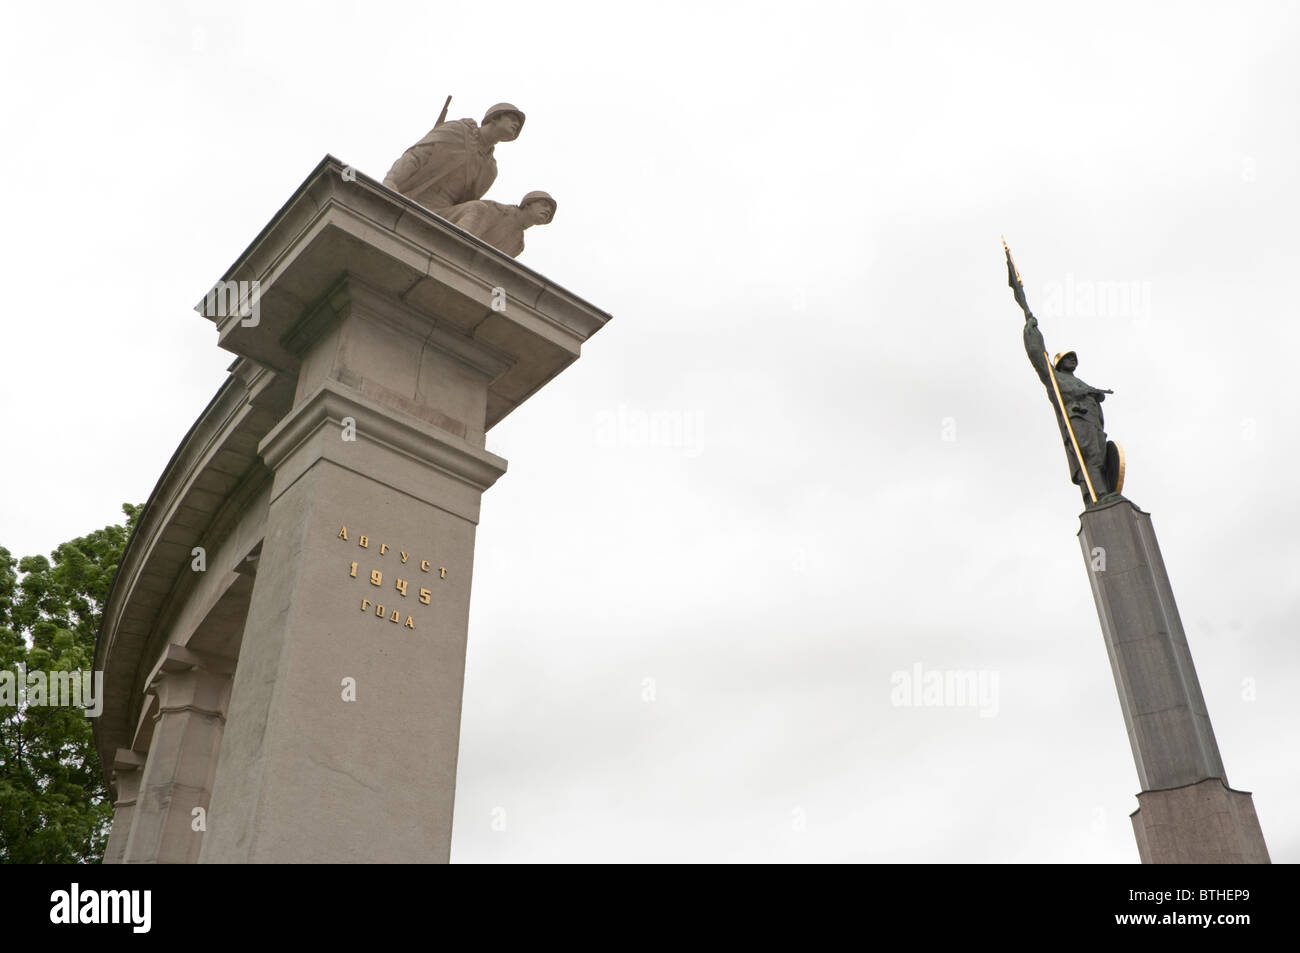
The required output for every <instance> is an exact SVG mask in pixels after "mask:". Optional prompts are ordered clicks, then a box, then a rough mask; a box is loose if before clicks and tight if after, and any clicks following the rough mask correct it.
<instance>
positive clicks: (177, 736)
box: [123, 645, 230, 864]
mask: <svg viewBox="0 0 1300 953" xmlns="http://www.w3.org/2000/svg"><path fill="white" fill-rule="evenodd" d="M149 685H150V691H152V692H153V693H155V694H156V695H157V696H158V711H157V714H156V715H155V716H154V718H155V721H156V724H155V726H154V730H153V737H152V739H151V740H150V742H149V755H148V758H147V759H146V760H145V764H144V768H143V769H142V770H141V772H140V789H139V794H138V795H137V798H136V805H135V812H134V817H133V818H132V820H131V833H130V835H129V836H128V838H127V841H126V848H125V851H124V856H123V862H124V863H128V864H154V863H157V864H185V863H191V864H192V863H195V862H196V861H197V860H198V857H199V847H200V845H201V844H202V841H203V829H202V828H203V826H204V825H206V817H204V814H205V813H206V811H207V809H208V795H209V792H210V791H211V786H212V778H213V774H214V771H215V769H216V762H217V752H218V751H219V750H220V747H221V733H222V728H223V726H224V723H225V710H226V704H227V701H228V699H229V694H230V666H229V665H228V664H223V663H222V661H221V660H219V659H209V658H208V657H206V656H200V655H199V654H198V653H194V652H189V651H187V650H185V649H183V648H181V647H180V646H175V645H171V646H168V647H167V649H166V651H165V653H164V656H163V658H162V659H161V660H160V662H159V663H158V667H157V669H156V671H155V674H154V676H153V678H152V679H151V680H150V683H149ZM196 808H200V809H202V813H200V814H199V815H198V816H196V815H195V809H196ZM200 818H202V823H201V824H200V823H199V820H200ZM196 827H197V828H198V829H197V830H196Z"/></svg>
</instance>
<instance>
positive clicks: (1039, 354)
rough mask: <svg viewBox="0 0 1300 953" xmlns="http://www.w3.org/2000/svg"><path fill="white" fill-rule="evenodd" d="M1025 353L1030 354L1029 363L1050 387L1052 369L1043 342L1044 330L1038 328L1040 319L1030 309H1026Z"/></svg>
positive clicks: (1039, 377) (1040, 378)
mask: <svg viewBox="0 0 1300 953" xmlns="http://www.w3.org/2000/svg"><path fill="white" fill-rule="evenodd" d="M1025 354H1027V355H1028V356H1029V363H1030V364H1032V365H1034V373H1036V374H1037V375H1038V379H1039V380H1040V381H1042V382H1043V386H1044V387H1047V388H1050V387H1051V386H1052V381H1051V378H1050V377H1049V376H1048V375H1050V374H1051V373H1052V371H1051V368H1049V367H1048V366H1047V348H1046V346H1045V345H1044V344H1043V332H1042V331H1039V330H1038V319H1037V318H1035V317H1034V316H1033V315H1032V314H1030V313H1029V311H1028V309H1026V310H1025Z"/></svg>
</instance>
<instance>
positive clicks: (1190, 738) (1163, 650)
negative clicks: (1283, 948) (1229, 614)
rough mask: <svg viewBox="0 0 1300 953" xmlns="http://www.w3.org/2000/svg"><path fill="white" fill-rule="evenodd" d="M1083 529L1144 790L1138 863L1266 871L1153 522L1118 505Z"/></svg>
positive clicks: (1093, 513) (1090, 515)
mask: <svg viewBox="0 0 1300 953" xmlns="http://www.w3.org/2000/svg"><path fill="white" fill-rule="evenodd" d="M1080 524H1081V526H1080V530H1079V544H1080V546H1081V547H1082V549H1083V558H1084V563H1085V565H1087V567H1088V578H1089V581H1090V582H1091V585H1092V594H1093V598H1094V600H1095V601H1096V604H1097V615H1098V617H1099V618H1100V620H1101V629H1102V635H1103V636H1104V637H1105V640H1106V651H1107V653H1108V654H1109V656H1110V664H1111V670H1112V671H1113V672H1114V674H1115V687H1116V689H1117V690H1118V692H1119V702H1120V708H1121V709H1122V710H1123V713H1124V724H1125V727H1126V728H1127V730H1128V737H1129V744H1130V746H1131V747H1132V750H1133V760H1134V762H1135V763H1136V765H1137V772H1138V780H1139V783H1140V784H1141V786H1142V793H1141V794H1139V795H1138V803H1139V805H1140V806H1139V808H1138V811H1137V812H1135V813H1134V814H1133V816H1132V819H1133V827H1134V832H1135V834H1136V836H1137V841H1138V850H1139V853H1140V854H1141V856H1142V861H1143V863H1223V862H1227V858H1229V857H1233V858H1237V859H1238V861H1239V862H1250V863H1256V862H1258V863H1267V862H1268V851H1267V849H1266V848H1265V846H1264V837H1263V834H1262V832H1261V831H1260V827H1259V821H1258V819H1257V818H1256V816H1255V810H1254V806H1253V804H1252V802H1251V798H1250V794H1249V793H1246V792H1241V791H1233V790H1232V789H1231V788H1229V787H1228V786H1227V785H1228V776H1227V772H1226V771H1225V770H1224V768H1223V761H1222V759H1221V758H1220V756H1219V746H1218V743H1217V742H1216V741H1215V738H1214V730H1213V729H1212V728H1211V726H1210V716H1209V712H1207V711H1206V707H1205V698H1204V697H1203V696H1202V694H1201V686H1200V682H1199V681H1198V680H1197V677H1196V669H1195V667H1194V666H1193V665H1192V655H1191V650H1190V649H1189V648H1188V645H1187V638H1186V636H1185V635H1184V633H1183V625H1182V621H1181V620H1180V618H1179V616H1178V607H1177V606H1176V605H1175V604H1174V594H1173V589H1172V588H1171V586H1170V584H1169V576H1168V574H1167V573H1166V572H1165V564H1164V560H1163V559H1162V558H1161V555H1160V546H1159V544H1158V543H1157V542H1156V536H1155V531H1154V530H1153V529H1152V526H1151V517H1150V515H1149V514H1147V513H1144V512H1142V510H1140V509H1138V508H1137V507H1136V506H1134V505H1133V504H1132V503H1130V502H1129V501H1128V500H1117V501H1115V502H1113V503H1108V504H1105V505H1103V506H1098V507H1094V508H1092V509H1089V510H1086V511H1085V512H1084V513H1083V515H1082V516H1081V517H1080Z"/></svg>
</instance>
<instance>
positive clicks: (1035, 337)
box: [1002, 238, 1052, 387]
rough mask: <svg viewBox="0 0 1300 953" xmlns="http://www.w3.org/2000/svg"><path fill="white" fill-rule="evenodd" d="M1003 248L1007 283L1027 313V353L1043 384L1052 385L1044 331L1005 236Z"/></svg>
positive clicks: (1017, 302)
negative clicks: (1032, 307)
mask: <svg viewBox="0 0 1300 953" xmlns="http://www.w3.org/2000/svg"><path fill="white" fill-rule="evenodd" d="M1002 248H1003V250H1004V251H1005V252H1006V253H1007V284H1009V285H1010V286H1011V291H1012V293H1014V294H1015V296H1016V304H1018V305H1020V310H1021V311H1023V312H1024V313H1025V353H1026V354H1027V355H1028V356H1029V363H1030V364H1032V365H1033V366H1034V373H1036V374H1037V375H1038V379H1039V380H1040V381H1042V382H1043V386H1044V387H1050V386H1051V378H1050V377H1049V376H1048V375H1050V374H1051V373H1052V369H1051V368H1050V367H1048V366H1047V355H1046V353H1045V352H1046V350H1047V348H1046V346H1045V345H1044V344H1043V333H1042V332H1041V331H1039V330H1038V319H1037V318H1035V317H1034V314H1033V312H1032V311H1030V310H1029V301H1028V299H1027V298H1026V297H1025V285H1024V282H1022V281H1021V280H1020V272H1019V271H1017V270H1016V263H1015V262H1014V261H1013V260H1012V258H1011V249H1010V248H1008V247H1007V240H1006V239H1005V238H1004V239H1003V240H1002Z"/></svg>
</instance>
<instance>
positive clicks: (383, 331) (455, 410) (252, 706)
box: [200, 158, 608, 863]
mask: <svg viewBox="0 0 1300 953" xmlns="http://www.w3.org/2000/svg"><path fill="white" fill-rule="evenodd" d="M346 172H347V173H348V174H344V173H345V169H344V167H343V166H342V165H341V163H338V162H337V160H334V159H328V158H327V159H326V160H325V161H324V162H323V163H322V164H321V166H320V167H318V169H317V171H316V172H314V173H313V175H312V176H311V177H310V178H309V179H308V181H307V182H306V183H304V185H303V187H302V189H300V190H299V192H298V193H297V194H296V195H295V196H294V198H292V199H291V200H290V202H289V203H288V204H286V206H285V208H284V209H282V210H281V212H280V213H279V214H278V215H277V217H276V219H274V220H273V221H272V223H271V224H270V225H268V226H267V228H266V229H264V230H263V233H262V234H261V235H260V236H259V238H258V240H257V242H255V243H254V245H252V246H250V249H249V250H248V251H247V252H246V253H245V255H244V257H242V258H241V259H240V260H239V261H237V262H236V264H235V265H234V266H233V267H232V269H231V271H230V272H228V273H227V275H226V276H225V277H224V278H223V279H222V282H223V283H224V284H230V283H234V282H247V283H248V286H249V287H251V286H252V285H251V283H252V282H253V281H256V282H258V288H259V289H260V312H259V313H258V314H257V315H246V316H245V318H244V319H242V320H241V318H240V316H239V315H238V314H235V315H228V316H226V317H222V318H216V319H214V320H216V323H217V325H218V330H219V333H220V340H221V345H222V347H225V348H227V349H229V350H231V351H234V352H235V353H237V354H241V355H243V356H245V357H248V358H249V359H251V360H256V361H258V362H259V363H262V364H264V365H266V366H269V367H271V368H274V369H275V370H276V371H277V372H278V373H281V374H283V375H285V376H293V377H296V380H297V387H296V391H295V395H294V400H293V406H292V408H291V409H290V410H289V412H288V413H287V414H286V416H285V417H284V418H283V419H282V420H281V421H280V423H279V424H278V425H277V426H276V427H275V428H274V429H273V430H272V431H271V432H270V433H269V434H267V436H266V437H265V439H264V440H263V441H262V442H261V444H260V446H259V448H258V449H259V452H260V453H261V455H262V458H263V459H264V460H265V462H266V464H267V466H268V467H269V468H270V469H271V470H272V471H273V473H274V478H273V483H272V489H271V499H270V506H269V510H268V517H267V524H266V536H265V541H264V544H263V547H262V551H261V554H260V557H259V561H258V571H257V577H256V580H255V582H254V584H253V592H252V597H251V601H250V604H249V611H248V618H247V623H246V626H245V629H244V636H243V642H242V644H241V647H240V654H239V665H238V669H237V671H236V675H235V680H234V688H233V691H232V695H231V702H230V711H229V718H228V722H227V727H226V733H225V738H224V741H223V744H222V749H221V756H220V761H219V763H218V767H217V775H216V780H215V782H214V787H213V791H212V811H211V815H210V817H209V825H208V832H207V835H206V837H205V839H204V843H203V850H202V853H201V856H200V861H201V862H203V863H247V862H328V863H338V862H446V861H447V860H448V859H449V855H450V848H451V823H452V806H453V799H454V794H455V779H456V760H457V754H458V748H459V739H460V712H461V693H462V685H463V679H464V668H465V648H466V639H467V633H468V626H469V602H470V580H471V578H472V572H473V560H474V536H475V529H476V526H477V523H478V519H479V506H480V497H481V494H482V493H483V492H484V491H485V490H486V489H487V488H488V487H490V486H492V484H493V483H494V482H495V481H496V480H497V478H498V477H500V476H501V475H502V474H503V473H504V472H505V469H506V461H505V460H503V459H502V458H500V457H498V456H496V455H495V454H492V453H490V452H488V451H487V450H486V449H484V444H485V434H486V431H487V430H488V429H489V428H490V427H491V426H492V425H493V424H494V423H496V422H497V421H498V420H500V419H501V418H502V417H504V416H505V415H506V414H507V413H509V412H511V411H512V410H514V409H515V408H516V407H517V406H518V405H519V404H521V403H522V402H523V401H524V400H526V399H527V398H528V397H529V396H530V395H531V394H533V393H534V392H535V391H536V390H537V389H538V388H540V387H541V386H543V385H544V384H545V383H546V382H547V381H548V380H550V379H551V378H552V377H554V375H555V374H557V373H559V371H560V370H561V369H563V368H564V367H565V366H567V365H568V364H569V363H571V362H572V361H573V360H575V359H576V358H577V356H578V351H579V346H580V344H581V343H582V341H585V340H586V338H587V336H588V335H589V334H591V333H592V332H593V331H594V330H596V329H598V328H599V327H600V326H602V325H603V323H604V322H605V321H606V320H608V315H604V314H603V312H598V311H596V310H595V309H592V308H591V307H590V305H586V304H585V303H583V302H581V301H580V299H577V298H575V297H573V296H572V295H571V294H569V293H568V292H566V291H564V290H563V289H561V288H558V286H554V285H552V284H550V283H549V282H547V281H545V279H543V278H541V276H539V275H537V274H536V273H534V272H530V271H529V270H528V269H527V268H525V267H523V266H521V265H519V264H518V263H516V262H513V261H512V260H511V259H509V258H508V257H507V256H505V255H502V254H500V253H499V252H497V251H495V250H494V249H491V248H488V247H487V246H484V245H482V244H481V243H479V242H477V241H475V240H474V239H472V238H469V237H468V236H466V235H464V234H463V233H461V232H459V230H457V229H456V228H455V227H454V226H451V225H449V224H448V223H447V222H445V221H443V220H442V219H439V218H438V217H437V216H435V215H433V214H432V213H430V212H428V211H427V210H425V209H422V208H420V207H419V206H417V205H415V204H414V203H412V202H409V201H408V200H406V199H404V198H402V197H401V196H399V195H397V194H396V193H394V192H391V191H389V190H388V189H385V188H384V187H383V186H381V185H379V184H378V183H376V182H374V181H373V180H370V179H368V178H367V177H365V176H363V175H359V174H356V173H353V172H352V170H350V169H348V170H346ZM241 287H242V285H241ZM209 316H210V315H209Z"/></svg>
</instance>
